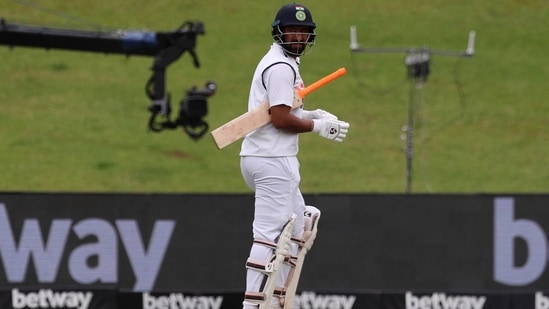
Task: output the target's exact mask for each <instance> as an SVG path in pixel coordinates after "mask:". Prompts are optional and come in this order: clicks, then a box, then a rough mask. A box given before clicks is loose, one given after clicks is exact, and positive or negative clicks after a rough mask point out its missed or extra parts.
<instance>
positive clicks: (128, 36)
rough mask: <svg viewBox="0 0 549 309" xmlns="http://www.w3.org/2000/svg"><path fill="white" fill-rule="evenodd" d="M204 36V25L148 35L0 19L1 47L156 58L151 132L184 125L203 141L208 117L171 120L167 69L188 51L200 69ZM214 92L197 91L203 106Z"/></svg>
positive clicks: (150, 87)
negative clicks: (200, 38) (200, 44)
mask: <svg viewBox="0 0 549 309" xmlns="http://www.w3.org/2000/svg"><path fill="white" fill-rule="evenodd" d="M204 33H205V31H204V25H203V23H202V22H199V21H192V22H185V23H183V24H182V25H181V26H180V27H178V28H177V29H176V30H174V31H171V32H148V31H138V30H113V31H88V30H74V29H61V28H49V27H37V26H29V25H23V24H18V23H10V22H8V21H6V20H5V19H0V45H7V46H10V47H14V46H23V47H37V48H45V49H48V50H49V49H64V50H74V51H87V52H98V53H105V54H123V55H126V56H131V55H137V56H149V57H154V61H153V65H152V67H151V70H152V71H153V73H152V75H151V77H150V78H149V80H148V81H147V83H146V93H147V96H148V97H149V99H150V100H151V101H152V102H153V103H152V105H151V106H150V107H149V111H150V112H151V113H152V115H151V117H150V120H149V129H150V130H152V131H155V132H158V131H162V130H163V129H165V128H169V129H175V128H176V127H177V126H178V125H181V126H183V128H184V129H185V131H186V132H187V133H188V134H189V135H190V136H191V137H192V138H194V139H197V138H200V137H201V136H202V135H203V134H204V133H205V131H206V130H207V124H206V123H205V122H204V121H203V120H202V119H201V117H202V116H205V114H204V113H199V114H200V115H196V116H195V117H189V116H187V115H183V116H185V117H181V115H180V118H178V119H177V120H176V121H175V122H172V121H171V120H170V119H169V114H170V112H171V108H170V102H169V96H168V95H166V91H165V87H166V82H165V81H166V69H167V67H168V66H169V65H170V64H171V63H173V62H174V61H176V60H177V59H179V58H180V57H181V55H183V53H184V52H185V51H188V52H189V54H190V55H191V56H192V58H193V63H194V66H195V67H196V68H199V67H200V62H199V61H198V56H197V54H196V52H195V47H196V37H197V36H198V35H203V34H204ZM215 88H216V87H215V84H214V83H213V82H209V83H208V84H207V90H202V91H198V93H200V94H202V96H201V97H200V98H199V99H202V101H201V102H202V103H206V98H207V97H208V96H210V95H213V94H214V92H215ZM195 92H196V91H195V88H192V90H190V91H188V92H187V94H189V95H190V94H194V93H195ZM158 114H160V115H162V116H164V117H165V121H164V122H161V123H158V122H156V120H155V118H156V116H157V115H158ZM195 114H196V113H195ZM202 114H203V115H202ZM197 117H199V119H197ZM181 118H184V119H181ZM189 118H192V119H191V120H192V121H189ZM197 128H198V130H197ZM202 131H204V133H202Z"/></svg>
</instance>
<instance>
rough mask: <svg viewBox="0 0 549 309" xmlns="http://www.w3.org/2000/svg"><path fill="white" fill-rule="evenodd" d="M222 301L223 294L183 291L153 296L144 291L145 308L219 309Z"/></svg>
mask: <svg viewBox="0 0 549 309" xmlns="http://www.w3.org/2000/svg"><path fill="white" fill-rule="evenodd" d="M222 303H223V297H221V296H216V297H214V296H185V295H184V294H181V293H171V294H170V295H168V296H152V295H151V294H149V293H143V309H219V308H221V304H222Z"/></svg>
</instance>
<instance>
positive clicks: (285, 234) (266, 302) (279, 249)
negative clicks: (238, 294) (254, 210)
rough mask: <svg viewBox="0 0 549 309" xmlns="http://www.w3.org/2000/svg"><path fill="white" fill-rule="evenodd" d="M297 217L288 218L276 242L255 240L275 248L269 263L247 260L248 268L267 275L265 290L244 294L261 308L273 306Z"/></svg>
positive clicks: (265, 308)
mask: <svg viewBox="0 0 549 309" xmlns="http://www.w3.org/2000/svg"><path fill="white" fill-rule="evenodd" d="M295 219H296V216H295V215H293V216H292V217H291V218H290V219H289V220H288V222H287V223H286V225H285V226H284V229H283V230H282V232H281V233H280V236H279V237H278V241H277V243H276V244H273V243H270V242H266V241H262V240H254V242H255V243H260V244H262V245H265V246H268V247H270V248H272V249H273V257H272V259H271V260H270V261H269V262H268V263H267V264H261V263H258V262H256V261H252V260H248V261H247V262H246V267H247V268H250V269H254V270H256V271H259V272H261V273H263V274H264V275H265V276H266V281H265V283H264V285H263V290H262V291H261V292H249V291H247V292H246V294H245V296H244V297H245V299H246V300H247V301H249V302H252V303H255V304H258V305H259V309H268V308H272V304H271V302H272V301H273V295H274V291H275V285H276V281H277V278H278V273H279V271H280V267H281V266H282V263H284V260H285V259H286V258H287V257H288V255H289V251H290V243H291V239H292V231H293V229H294V224H295Z"/></svg>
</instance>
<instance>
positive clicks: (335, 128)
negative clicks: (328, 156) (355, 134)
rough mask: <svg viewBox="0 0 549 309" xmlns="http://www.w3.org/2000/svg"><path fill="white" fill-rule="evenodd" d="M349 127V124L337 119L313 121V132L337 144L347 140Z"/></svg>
mask: <svg viewBox="0 0 549 309" xmlns="http://www.w3.org/2000/svg"><path fill="white" fill-rule="evenodd" d="M349 126H350V125H349V123H347V122H345V121H340V120H337V119H331V118H323V119H313V132H316V133H318V135H320V136H322V137H324V138H327V139H331V140H334V141H336V142H342V141H343V139H345V137H346V136H347V132H349Z"/></svg>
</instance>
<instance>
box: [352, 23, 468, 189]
mask: <svg viewBox="0 0 549 309" xmlns="http://www.w3.org/2000/svg"><path fill="white" fill-rule="evenodd" d="M350 33H351V43H350V46H349V47H350V49H351V52H358V53H405V54H406V57H405V61H404V63H405V65H406V66H407V68H408V76H409V77H410V79H411V80H412V83H411V86H410V101H409V105H408V124H407V125H406V126H404V127H403V137H402V139H403V141H404V142H405V143H404V147H403V151H404V154H405V157H406V193H411V192H412V179H413V177H412V176H413V173H412V170H413V158H414V128H415V109H416V106H417V104H418V103H419V102H421V101H422V100H423V93H422V92H423V87H424V85H425V82H426V81H427V76H428V75H429V73H430V58H431V55H441V56H452V57H472V56H473V54H474V53H475V47H474V46H475V35H476V34H475V31H471V32H469V39H468V41H467V48H466V49H465V51H462V52H456V51H444V50H431V49H428V48H425V47H422V48H417V47H410V48H362V47H360V45H359V44H358V40H357V34H356V27H355V26H351V29H350Z"/></svg>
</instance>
